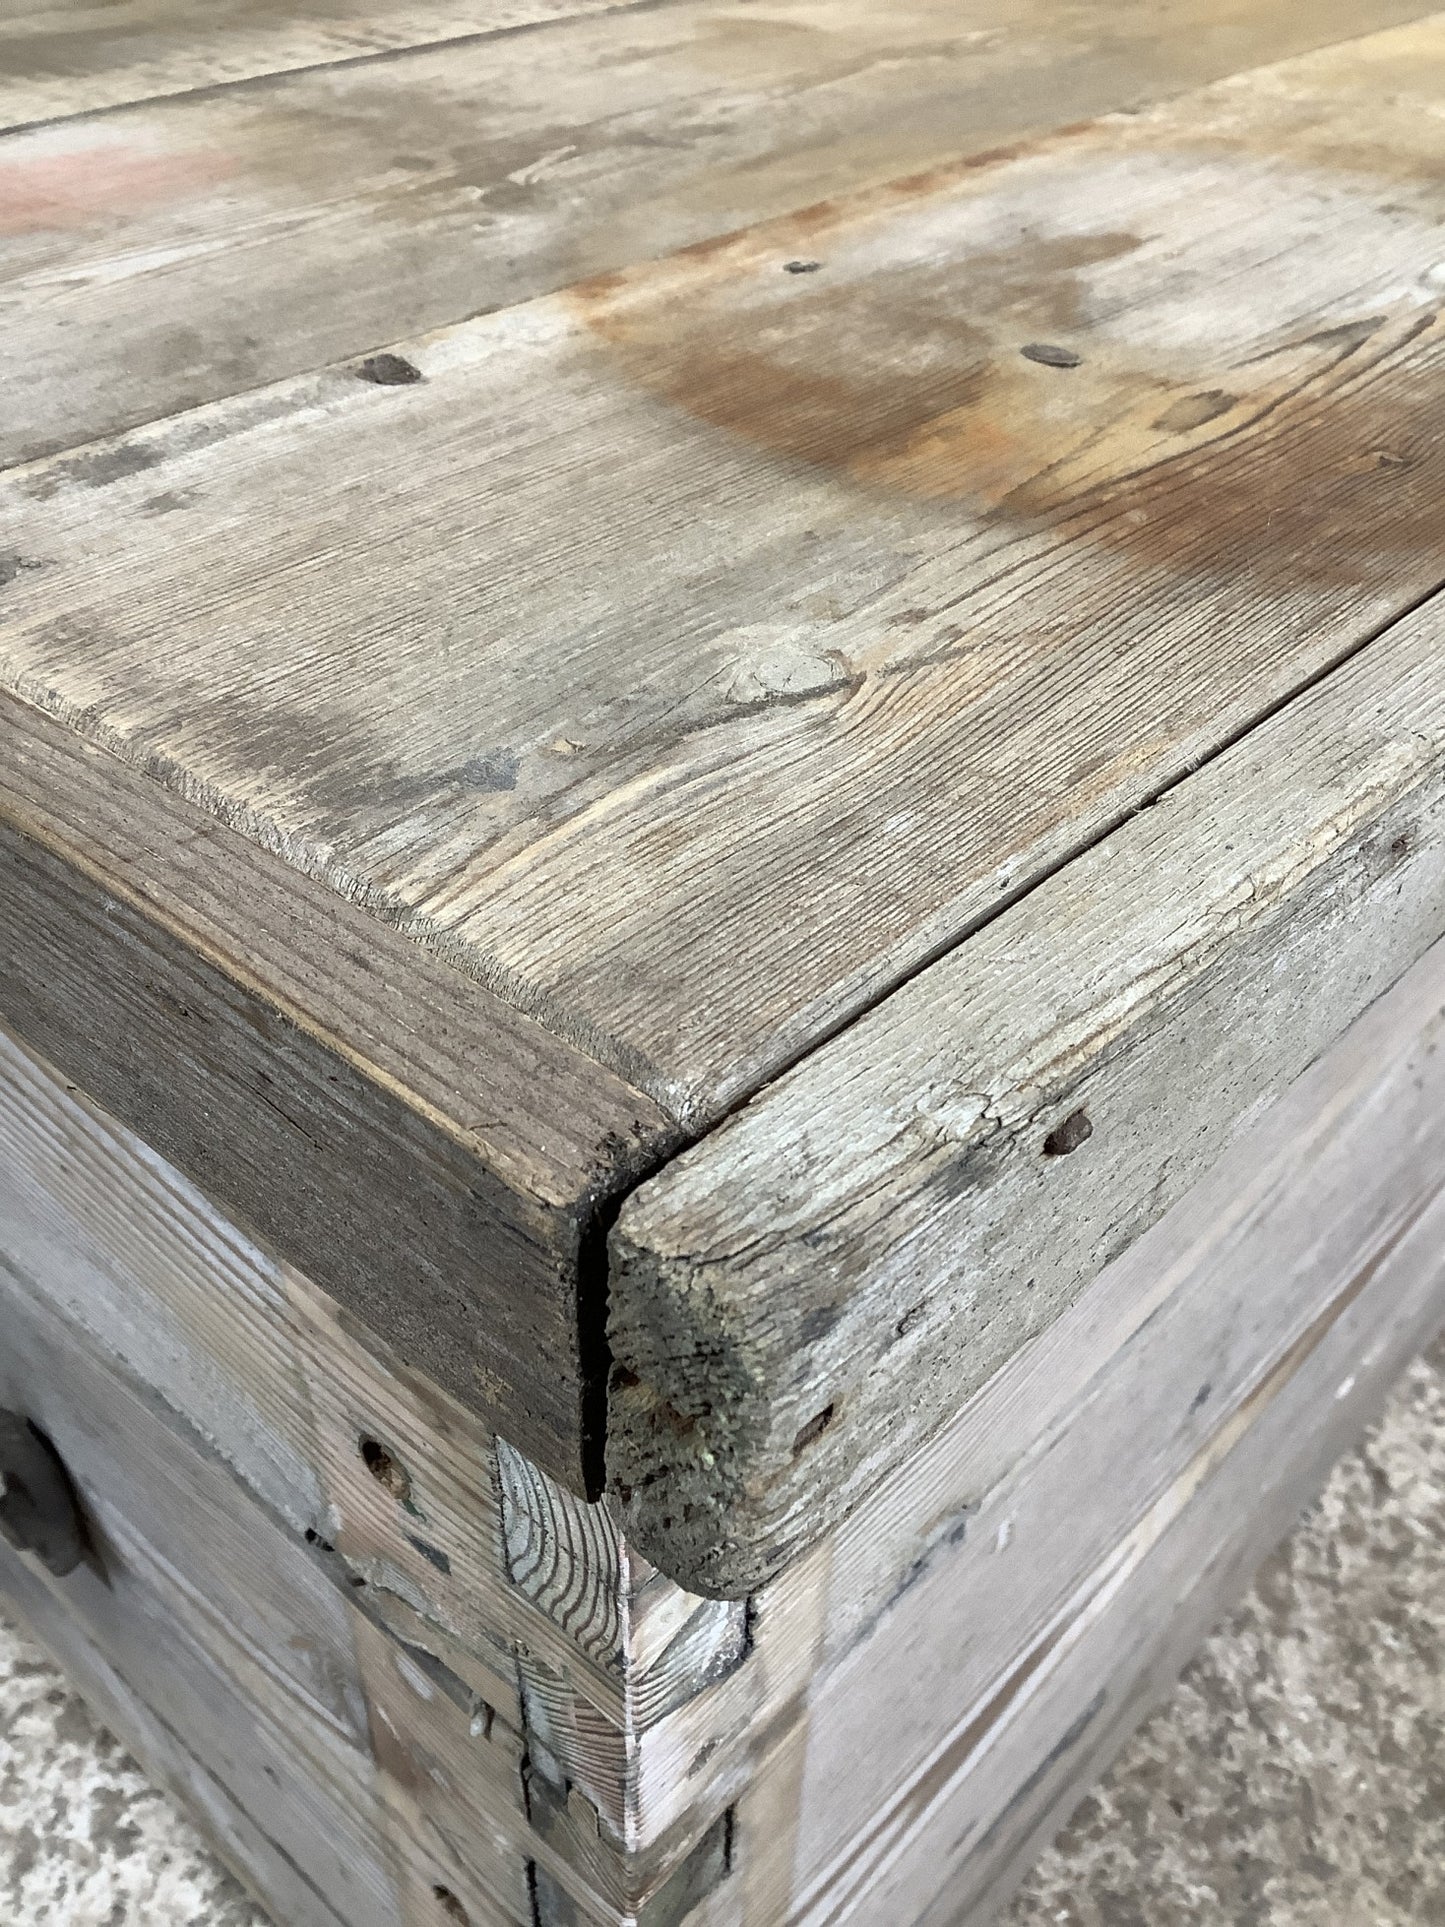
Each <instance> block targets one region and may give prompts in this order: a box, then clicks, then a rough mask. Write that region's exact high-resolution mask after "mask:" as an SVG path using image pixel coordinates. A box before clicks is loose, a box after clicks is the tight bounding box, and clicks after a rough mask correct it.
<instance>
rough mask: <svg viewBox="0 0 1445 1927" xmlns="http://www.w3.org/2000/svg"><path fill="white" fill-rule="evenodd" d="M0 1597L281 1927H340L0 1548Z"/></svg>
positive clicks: (178, 1740)
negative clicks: (182, 1808)
mask: <svg viewBox="0 0 1445 1927" xmlns="http://www.w3.org/2000/svg"><path fill="white" fill-rule="evenodd" d="M0 1590H3V1593H4V1598H5V1610H6V1614H7V1616H13V1617H15V1618H16V1619H18V1620H19V1621H20V1622H21V1623H22V1624H23V1626H24V1627H25V1630H26V1631H27V1632H28V1633H29V1635H30V1637H31V1638H32V1639H33V1640H34V1641H35V1643H36V1645H37V1646H42V1647H44V1648H45V1649H46V1650H47V1651H48V1652H49V1653H50V1655H51V1657H52V1658H53V1659H54V1660H55V1662H56V1664H57V1665H58V1666H60V1667H61V1668H62V1669H63V1671H64V1673H65V1675H66V1678H67V1680H68V1681H69V1683H70V1684H71V1685H72V1686H73V1687H74V1688H75V1690H76V1691H77V1692H79V1693H80V1694H81V1695H82V1696H83V1697H84V1698H85V1700H86V1701H87V1702H88V1704H89V1705H90V1707H91V1708H92V1709H93V1711H94V1712H96V1713H97V1714H98V1715H99V1716H100V1718H101V1719H102V1720H103V1721H104V1722H105V1724H106V1726H107V1727H109V1728H110V1730H111V1732H113V1733H114V1734H115V1735H116V1736H117V1737H118V1738H119V1739H120V1741H121V1743H122V1744H123V1745H124V1747H125V1749H126V1751H127V1752H128V1753H131V1754H133V1755H134V1756H135V1758H136V1759H137V1760H138V1761H139V1762H140V1764H141V1766H142V1767H143V1768H144V1770H145V1772H146V1774H147V1775H148V1776H149V1777H150V1778H151V1779H152V1780H154V1781H155V1782H156V1784H157V1785H159V1786H162V1787H164V1788H165V1789H166V1791H167V1792H168V1793H169V1794H170V1795H171V1796H172V1798H174V1799H176V1800H179V1801H180V1802H181V1804H182V1805H183V1806H184V1807H185V1808H186V1810H187V1812H188V1813H189V1815H190V1817H191V1819H192V1820H193V1821H194V1822H195V1823H196V1824H197V1825H198V1826H199V1827H201V1829H202V1830H203V1832H204V1833H205V1835H206V1838H207V1840H208V1841H209V1843H210V1845H211V1846H212V1848H213V1849H214V1850H215V1852H216V1853H218V1854H219V1855H220V1857H221V1859H222V1860H224V1861H225V1863H226V1865H227V1866H228V1867H229V1868H230V1870H231V1872H232V1873H233V1874H235V1876H236V1878H237V1879H238V1880H240V1881H241V1882H242V1883H243V1884H244V1885H245V1886H246V1887H247V1888H248V1889H249V1891H250V1892H251V1893H252V1894H254V1895H255V1897H256V1899H257V1900H258V1901H260V1903H261V1905H262V1906H263V1907H265V1908H266V1910H267V1911H268V1913H269V1914H270V1915H271V1917H272V1918H273V1919H274V1920H278V1921H285V1922H286V1923H287V1927H347V1923H346V1922H344V1921H343V1920H342V1918H341V1916H340V1915H339V1914H337V1913H336V1912H335V1910H334V1909H333V1908H332V1906H331V1904H330V1902H329V1901H328V1900H327V1898H326V1896H325V1895H324V1894H321V1893H318V1892H317V1890H316V1888H315V1886H314V1885H313V1884H312V1883H311V1882H310V1881H309V1880H308V1879H307V1878H306V1876H305V1874H304V1873H302V1872H301V1871H300V1869H299V1868H297V1867H296V1866H295V1865H294V1864H293V1863H292V1862H291V1860H290V1859H289V1858H288V1857H287V1855H286V1854H285V1852H284V1851H283V1850H282V1849H280V1848H279V1847H278V1846H277V1845H276V1844H275V1842H274V1841H272V1840H270V1839H269V1838H268V1837H267V1836H266V1834H265V1833H264V1831H263V1830H262V1829H261V1828H260V1827H259V1826H257V1825H256V1823H255V1821H254V1820H253V1819H252V1818H251V1816H250V1814H249V1813H248V1812H247V1811H246V1810H245V1808H244V1807H243V1806H242V1805H241V1804H240V1802H239V1801H238V1800H237V1798H236V1796H235V1795H234V1794H233V1793H232V1792H231V1791H230V1790H229V1789H228V1788H227V1787H225V1786H223V1785H222V1784H221V1783H220V1781H218V1780H217V1779H216V1778H215V1777H214V1775H213V1774H211V1773H210V1772H209V1771H208V1770H207V1769H206V1768H205V1767H203V1766H202V1765H201V1764H200V1762H199V1761H198V1760H197V1759H196V1758H195V1756H194V1754H193V1753H192V1751H191V1749H190V1747H189V1746H188V1745H187V1743H186V1740H185V1738H184V1737H183V1736H182V1735H181V1734H179V1733H177V1732H176V1731H175V1730H174V1729H173V1728H171V1727H170V1726H168V1725H166V1723H165V1722H164V1721H163V1720H162V1719H160V1718H158V1717H157V1715H156V1714H155V1713H154V1712H153V1711H152V1710H151V1708H150V1707H149V1706H148V1705H147V1704H146V1702H145V1701H144V1700H143V1699H142V1698H141V1696H140V1695H139V1694H138V1693H137V1692H136V1691H135V1689H134V1688H133V1687H132V1686H131V1685H130V1684H129V1683H128V1682H127V1681H126V1680H124V1679H123V1678H122V1677H121V1675H120V1674H119V1673H118V1672H117V1671H116V1668H115V1663H114V1661H113V1659H112V1658H111V1657H110V1655H109V1654H108V1653H107V1652H106V1651H104V1650H103V1649H102V1646H101V1645H100V1643H99V1638H100V1637H103V1635H97V1632H96V1630H95V1629H94V1628H91V1627H87V1626H85V1625H83V1624H82V1622H81V1621H80V1619H79V1618H78V1617H77V1616H76V1615H75V1614H74V1613H71V1612H66V1611H64V1610H60V1609H57V1602H56V1600H55V1597H54V1594H53V1593H52V1592H51V1591H50V1590H48V1588H47V1587H46V1585H45V1584H44V1582H43V1581H42V1580H41V1579H40V1578H39V1577H38V1576H37V1575H36V1573H35V1572H34V1571H33V1570H32V1569H31V1568H30V1567H29V1566H28V1565H27V1564H26V1562H25V1561H24V1560H22V1559H21V1558H19V1557H18V1556H17V1555H16V1554H15V1553H14V1552H12V1551H11V1549H10V1548H9V1547H8V1546H6V1545H4V1544H3V1543H0Z"/></svg>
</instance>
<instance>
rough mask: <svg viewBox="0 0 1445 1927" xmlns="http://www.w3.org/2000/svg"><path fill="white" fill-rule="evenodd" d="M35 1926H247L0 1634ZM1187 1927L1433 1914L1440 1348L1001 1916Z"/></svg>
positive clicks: (1441, 1561) (1389, 1923) (1444, 1834)
mask: <svg viewBox="0 0 1445 1927" xmlns="http://www.w3.org/2000/svg"><path fill="white" fill-rule="evenodd" d="M42 1923H43V1927H265V1922H264V1921H263V1919H262V1916H261V1915H260V1914H259V1913H257V1912H256V1910H255V1909H254V1908H252V1907H251V1906H250V1905H249V1904H248V1902H247V1901H246V1900H245V1898H244V1896H243V1895H242V1894H241V1892H240V1890H239V1889H238V1888H237V1887H236V1886H235V1884H234V1883H233V1882H232V1881H231V1879H230V1877H229V1876H228V1875H226V1874H225V1873H223V1872H222V1871H221V1870H220V1869H219V1868H218V1867H217V1866H216V1864H215V1863H214V1861H212V1860H211V1859H210V1857H209V1855H208V1854H207V1853H206V1850H205V1847H204V1845H203V1843H202V1842H201V1841H200V1840H199V1838H198V1837H197V1835H196V1834H195V1833H194V1832H193V1831H192V1829H191V1828H190V1826H189V1824H188V1823H187V1822H186V1821H185V1820H184V1819H183V1818H182V1816H181V1815H180V1814H179V1813H178V1812H177V1811H176V1810H175V1808H174V1807H173V1806H172V1804H171V1802H170V1801H169V1800H168V1799H167V1798H166V1797H165V1796H164V1795H163V1794H160V1793H157V1792H155V1791H154V1790H152V1789H151V1788H150V1787H149V1786H148V1785H147V1783H146V1781H145V1779H144V1778H143V1777H142V1775H141V1774H140V1773H139V1772H138V1771H137V1769H136V1768H135V1767H134V1766H133V1765H132V1764H131V1763H130V1761H129V1760H128V1759H127V1758H126V1756H125V1754H124V1753H123V1752H122V1751H121V1749H120V1748H119V1747H118V1746H117V1745H116V1744H115V1742H114V1741H113V1740H111V1739H110V1738H109V1737H108V1736H107V1735H106V1734H105V1733H104V1732H102V1731H101V1730H100V1729H99V1728H98V1727H97V1726H96V1724H95V1722H94V1721H93V1720H92V1719H91V1718H90V1715H89V1714H88V1713H87V1712H86V1710H85V1708H84V1707H83V1706H82V1705H81V1704H80V1702H79V1701H78V1700H76V1699H75V1698H73V1697H72V1696H71V1695H70V1694H68V1693H67V1692H66V1691H65V1689H64V1687H63V1685H62V1684H61V1682H60V1680H59V1679H58V1678H57V1676H56V1674H55V1673H54V1672H53V1671H52V1670H51V1669H50V1667H49V1666H48V1665H47V1664H46V1663H45V1662H44V1660H42V1659H41V1657H40V1656H39V1654H37V1653H36V1652H34V1651H33V1649H32V1648H30V1647H29V1646H28V1645H26V1644H25V1643H24V1642H22V1641H21V1640H19V1639H17V1638H15V1637H14V1636H13V1635H12V1634H10V1633H8V1632H6V1631H5V1630H4V1629H3V1628H0V1924H3V1927H40V1924H42ZM1185 1923H1189V1927H1201V1923H1202V1927H1422V1924H1423V1927H1432V1924H1434V1923H1445V1346H1442V1347H1437V1349H1436V1351H1435V1353H1434V1354H1433V1355H1432V1356H1431V1357H1430V1358H1429V1359H1428V1360H1425V1361H1422V1362H1421V1363H1419V1364H1417V1365H1416V1366H1414V1367H1413V1368H1412V1370H1411V1372H1410V1374H1409V1376H1408V1377H1407V1379H1406V1380H1405V1382H1404V1384H1403V1385H1402V1387H1401V1388H1400V1391H1399V1392H1398V1394H1397V1396H1396V1398H1395V1400H1394V1402H1393V1403H1392V1405H1391V1407H1390V1410H1389V1412H1388V1413H1387V1415H1386V1417H1385V1419H1384V1420H1383V1422H1382V1423H1381V1425H1380V1426H1379V1427H1378V1428H1377V1429H1376V1431H1375V1433H1374V1434H1373V1435H1372V1436H1371V1438H1370V1440H1369V1441H1368V1442H1367V1444H1366V1446H1365V1447H1364V1448H1363V1450H1362V1451H1360V1452H1358V1453H1356V1454H1355V1455H1354V1456H1353V1457H1352V1458H1350V1459H1349V1460H1347V1461H1346V1462H1345V1463H1344V1464H1343V1465H1342V1466H1341V1467H1340V1469H1339V1471H1338V1472H1337V1473H1336V1475H1335V1478H1334V1480H1333V1482H1332V1483H1331V1485H1330V1488H1329V1490H1328V1492H1327V1493H1326V1495H1325V1497H1324V1499H1323V1500H1322V1501H1321V1503H1320V1505H1319V1506H1318V1507H1317V1508H1316V1509H1315V1511H1314V1512H1313V1513H1312V1514H1311V1516H1310V1518H1309V1519H1308V1520H1307V1521H1306V1523H1305V1524H1304V1525H1303V1526H1302V1527H1301V1528H1300V1530H1299V1531H1298V1532H1297V1533H1296V1534H1295V1535H1294V1537H1293V1538H1292V1539H1291V1540H1290V1541H1289V1542H1288V1544H1287V1545H1286V1546H1285V1547H1284V1548H1282V1550H1281V1551H1280V1552H1279V1553H1278V1554H1276V1556H1275V1557H1274V1558H1273V1559H1272V1560H1271V1562H1270V1563H1269V1565H1268V1566H1267V1567H1266V1568H1265V1570H1264V1572H1263V1573H1262V1574H1261V1575H1260V1579H1259V1583H1258V1584H1257V1585H1256V1587H1255V1589H1254V1591H1253V1593H1252V1594H1251V1595H1250V1597H1249V1598H1248V1600H1247V1601H1246V1602H1245V1603H1244V1605H1243V1606H1242V1607H1241V1608H1240V1609H1239V1611H1238V1612H1236V1613H1235V1614H1234V1616H1233V1617H1232V1619H1231V1620H1230V1621H1229V1623H1228V1624H1227V1625H1226V1626H1225V1627H1224V1628H1223V1629H1222V1630H1221V1631H1220V1632H1219V1633H1218V1634H1217V1635H1216V1636H1215V1638H1214V1639H1213V1640H1212V1641H1211V1642H1210V1644H1209V1645H1208V1647H1207V1648H1206V1649H1205V1651H1204V1652H1203V1653H1202V1654H1201V1655H1200V1657H1199V1659H1198V1660H1197V1661H1196V1662H1195V1664H1194V1665H1193V1666H1192V1667H1191V1668H1190V1670H1189V1672H1188V1673H1187V1674H1186V1676H1185V1678H1184V1681H1183V1683H1182V1684H1181V1686H1180V1688H1179V1691H1178V1693H1177V1694H1176V1696H1175V1698H1174V1700H1173V1702H1172V1703H1171V1704H1170V1706H1169V1707H1167V1708H1166V1709H1165V1710H1164V1711H1163V1712H1162V1713H1160V1714H1159V1715H1158V1716H1157V1717H1156V1718H1155V1719H1154V1720H1153V1721H1151V1723H1150V1724H1149V1725H1148V1726H1147V1727H1146V1728H1144V1730H1143V1731H1142V1732H1141V1733H1140V1734H1139V1735H1138V1737H1137V1738H1136V1739H1135V1740H1134V1742H1133V1743H1132V1745H1131V1746H1130V1747H1129V1748H1128V1750H1127V1751H1126V1753H1125V1754H1124V1755H1123V1757H1122V1758H1121V1760H1120V1761H1119V1763H1118V1765H1117V1766H1116V1767H1115V1770H1114V1772H1113V1773H1112V1774H1111V1775H1110V1777H1109V1779H1108V1780H1107V1781H1106V1782H1105V1783H1104V1785H1103V1786H1102V1787H1101V1788H1100V1789H1099V1790H1098V1791H1097V1792H1096V1793H1095V1794H1093V1795H1092V1796H1091V1797H1090V1798H1089V1799H1088V1800H1086V1801H1085V1803H1084V1805H1083V1807H1082V1808H1081V1809H1080V1811H1079V1812H1078V1813H1077V1814H1076V1816H1075V1818H1074V1821H1073V1823H1072V1825H1071V1826H1070V1827H1069V1829H1068V1831H1067V1833H1066V1834H1065V1836H1064V1837H1063V1839H1062V1840H1060V1842H1059V1843H1058V1845H1057V1846H1056V1847H1055V1848H1054V1849H1053V1851H1052V1852H1050V1854H1049V1855H1048V1856H1047V1858H1046V1859H1045V1861H1044V1862H1043V1864H1042V1865H1041V1866H1040V1867H1039V1869H1038V1871H1037V1873H1036V1875H1035V1877H1034V1879H1033V1881H1032V1882H1031V1884H1030V1886H1029V1888H1028V1890H1027V1892H1026V1893H1025V1894H1024V1895H1023V1896H1022V1897H1021V1898H1020V1900H1019V1902H1018V1904H1017V1906H1016V1908H1015V1909H1014V1911H1013V1913H1012V1914H1011V1915H1010V1918H1009V1923H1008V1927H1185ZM282 1927H284V1923H282Z"/></svg>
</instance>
